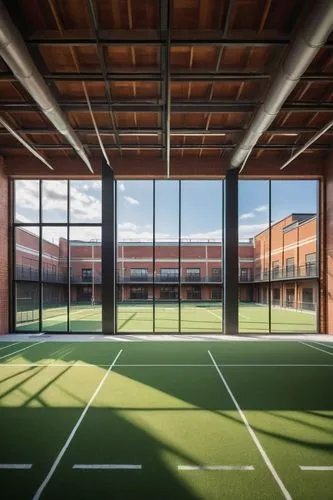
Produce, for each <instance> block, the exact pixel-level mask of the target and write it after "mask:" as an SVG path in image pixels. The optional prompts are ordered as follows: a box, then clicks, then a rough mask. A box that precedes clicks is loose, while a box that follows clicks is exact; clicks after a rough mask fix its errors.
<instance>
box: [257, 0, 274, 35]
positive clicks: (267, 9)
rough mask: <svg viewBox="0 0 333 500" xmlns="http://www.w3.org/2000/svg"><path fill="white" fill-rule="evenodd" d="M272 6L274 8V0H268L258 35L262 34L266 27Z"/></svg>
mask: <svg viewBox="0 0 333 500" xmlns="http://www.w3.org/2000/svg"><path fill="white" fill-rule="evenodd" d="M271 6H272V0H266V5H265V9H264V12H263V15H262V17H261V19H260V25H259V29H258V33H261V32H262V30H263V29H264V26H265V24H266V21H267V17H268V14H269V11H270V9H271Z"/></svg>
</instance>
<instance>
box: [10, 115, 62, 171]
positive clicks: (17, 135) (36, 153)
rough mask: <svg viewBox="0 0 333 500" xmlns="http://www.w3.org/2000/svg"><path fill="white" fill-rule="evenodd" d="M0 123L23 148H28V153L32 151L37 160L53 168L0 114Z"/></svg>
mask: <svg viewBox="0 0 333 500" xmlns="http://www.w3.org/2000/svg"><path fill="white" fill-rule="evenodd" d="M0 124H1V125H2V126H3V127H5V129H7V130H8V132H9V133H10V134H12V135H13V136H14V137H15V139H17V140H18V141H19V142H20V143H21V144H22V145H23V146H24V147H25V148H27V149H28V151H30V153H32V154H33V155H34V156H36V158H38V160H40V161H42V162H43V163H44V165H46V166H47V167H48V168H49V169H50V170H54V168H53V167H52V166H51V165H50V164H49V163H48V162H47V161H46V160H45V158H44V157H43V156H42V155H41V154H40V153H38V151H36V150H35V148H33V147H32V146H31V144H29V143H28V142H27V141H26V140H25V139H23V137H22V136H21V135H20V134H18V133H17V132H16V130H14V129H13V128H12V127H11V126H10V125H9V123H8V122H7V121H6V120H5V119H4V118H2V117H1V116H0Z"/></svg>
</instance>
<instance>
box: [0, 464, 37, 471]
mask: <svg viewBox="0 0 333 500" xmlns="http://www.w3.org/2000/svg"><path fill="white" fill-rule="evenodd" d="M31 467H32V464H0V469H6V470H11V469H15V470H19V469H20V470H21V469H22V470H23V469H25V470H28V469H31Z"/></svg>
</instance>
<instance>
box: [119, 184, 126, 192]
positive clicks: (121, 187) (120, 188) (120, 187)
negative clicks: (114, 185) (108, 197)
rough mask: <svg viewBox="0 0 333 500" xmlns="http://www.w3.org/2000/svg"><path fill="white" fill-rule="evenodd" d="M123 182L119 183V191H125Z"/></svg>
mask: <svg viewBox="0 0 333 500" xmlns="http://www.w3.org/2000/svg"><path fill="white" fill-rule="evenodd" d="M125 189H126V188H125V184H123V183H122V182H121V183H120V184H119V191H121V192H122V193H123V192H124V191H125Z"/></svg>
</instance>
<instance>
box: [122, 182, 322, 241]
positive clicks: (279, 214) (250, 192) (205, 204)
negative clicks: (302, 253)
mask: <svg viewBox="0 0 333 500" xmlns="http://www.w3.org/2000/svg"><path fill="white" fill-rule="evenodd" d="M316 184H317V183H316V181H272V221H273V222H275V221H277V220H280V219H282V218H283V217H286V216H287V215H289V214H290V213H292V212H301V213H303V212H305V213H315V212H316V197H317V193H316ZM268 196H269V195H268V181H240V184H239V234H240V238H241V239H246V238H250V237H253V236H254V235H255V234H257V233H259V232H260V231H262V230H263V229H265V228H266V227H268V223H269V221H268V201H269V200H268ZM181 199H182V228H181V235H182V238H184V239H221V234H222V188H221V181H183V182H182V189H181ZM152 203H153V193H152V183H151V182H150V181H123V182H122V181H119V182H118V234H119V236H120V238H123V239H135V238H138V239H142V240H145V239H148V240H149V239H151V238H152V236H151V231H152V223H153V220H152ZM156 234H157V239H161V240H162V239H168V238H174V239H177V238H178V182H177V181H156ZM120 238H119V239H120Z"/></svg>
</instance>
